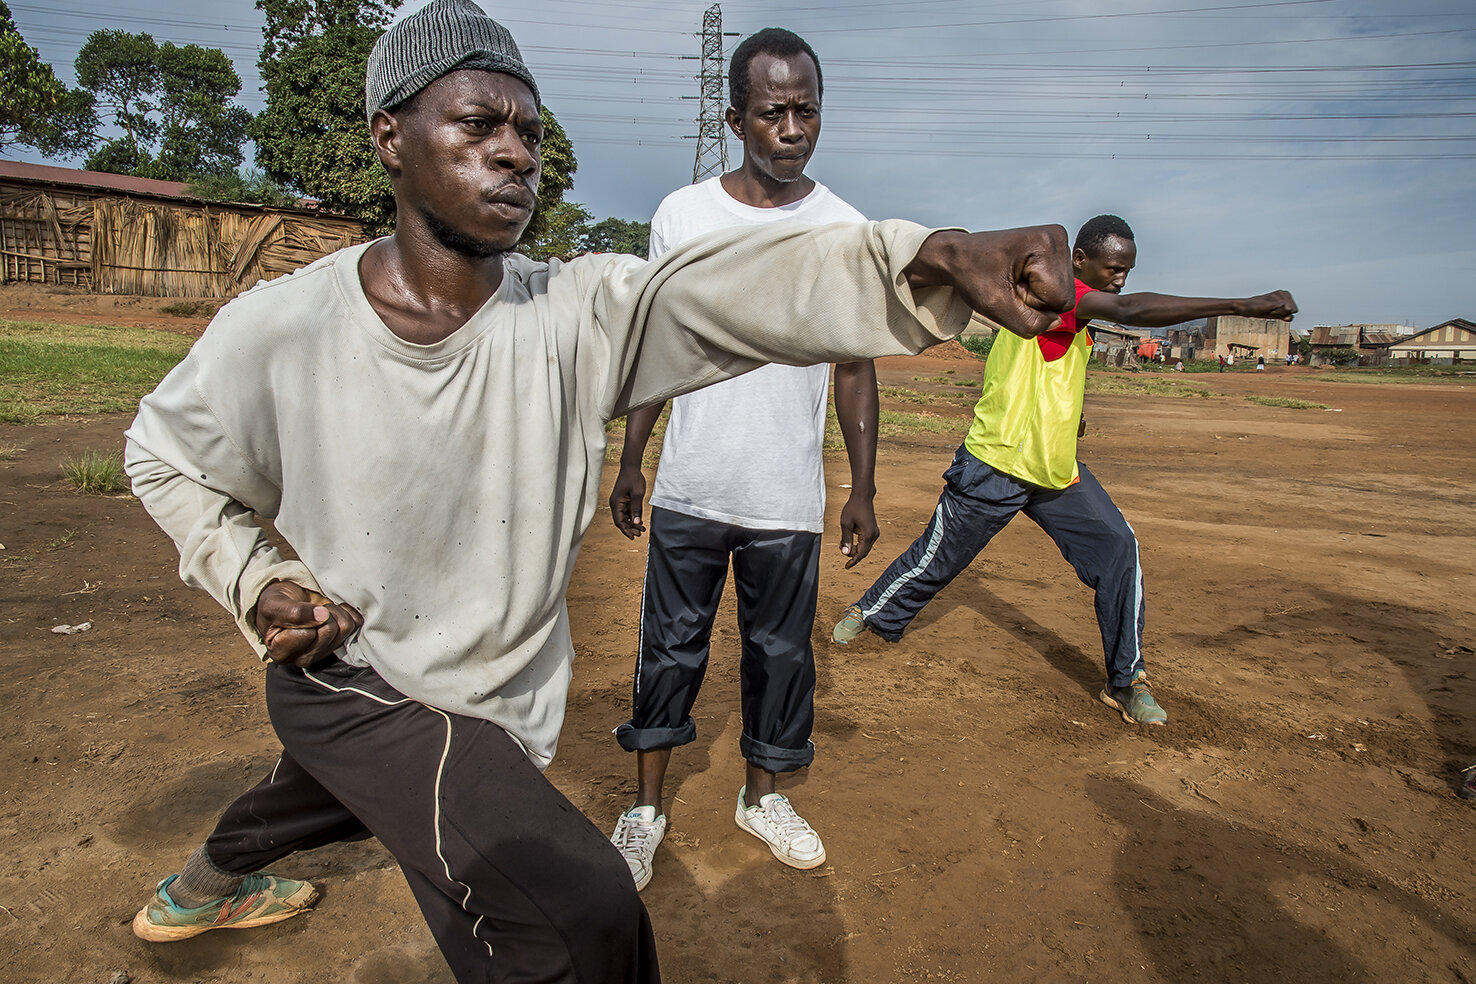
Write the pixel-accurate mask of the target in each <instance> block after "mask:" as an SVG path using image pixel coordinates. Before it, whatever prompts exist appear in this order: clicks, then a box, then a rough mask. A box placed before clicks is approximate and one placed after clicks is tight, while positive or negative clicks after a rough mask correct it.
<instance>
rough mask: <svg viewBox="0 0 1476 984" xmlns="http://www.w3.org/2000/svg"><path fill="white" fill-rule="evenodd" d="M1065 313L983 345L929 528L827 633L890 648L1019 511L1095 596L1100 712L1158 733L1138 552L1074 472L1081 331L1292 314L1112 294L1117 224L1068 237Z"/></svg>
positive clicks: (1129, 252)
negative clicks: (969, 413)
mask: <svg viewBox="0 0 1476 984" xmlns="http://www.w3.org/2000/svg"><path fill="white" fill-rule="evenodd" d="M1071 261H1072V265H1073V267H1074V268H1075V274H1076V308H1075V309H1074V310H1073V311H1071V312H1070V313H1068V314H1065V315H1063V316H1062V318H1061V327H1060V328H1058V329H1055V330H1053V331H1048V332H1046V333H1045V334H1042V335H1039V336H1037V337H1035V338H1021V337H1019V336H1017V335H1012V334H1010V333H1009V332H1000V333H999V334H998V335H996V336H995V339H994V346H993V348H991V349H990V352H989V361H988V364H987V365H986V367H985V370H984V388H983V393H982V394H981V395H980V397H979V403H978V405H977V406H976V407H975V408H974V423H973V426H971V427H970V428H969V434H968V437H966V438H965V439H964V443H963V446H962V447H960V448H959V449H958V451H957V453H956V454H955V455H954V456H953V464H952V465H951V466H950V467H949V468H948V470H947V471H945V472H944V473H943V480H944V481H945V482H946V483H947V484H946V485H945V486H944V488H943V494H942V495H941V496H940V497H939V499H938V507H937V509H936V510H935V511H934V512H933V518H932V521H931V522H929V523H928V528H927V529H926V530H924V531H923V534H922V536H920V537H918V538H917V540H915V541H914V542H913V544H912V546H910V547H908V548H907V550H906V551H905V552H904V553H903V554H902V556H900V557H898V558H897V559H896V560H894V561H892V563H891V566H889V567H888V568H887V569H886V571H885V572H883V573H882V576H881V577H879V578H878V579H877V581H876V583H875V584H873V585H872V586H871V588H870V590H868V591H867V592H866V594H864V595H862V597H861V600H860V601H858V602H857V603H856V604H854V605H852V606H851V607H850V608H848V609H846V612H845V615H844V616H843V617H842V618H841V620H840V622H839V623H838V624H837V625H836V627H835V630H834V632H833V638H834V639H835V641H836V642H841V643H845V642H850V641H851V640H852V639H854V638H856V637H857V636H859V635H860V634H861V633H862V631H863V630H865V629H871V630H872V631H873V632H875V633H877V634H878V635H880V636H881V637H882V638H884V639H887V640H889V641H892V642H895V641H897V640H898V639H900V638H901V637H902V633H903V631H904V630H905V629H906V628H907V625H908V623H909V622H911V621H912V619H913V618H914V617H915V616H916V615H917V613H918V612H920V611H922V609H923V606H925V605H926V604H927V603H928V602H929V601H931V600H932V598H933V596H934V595H935V594H937V593H938V592H939V591H941V590H943V588H944V587H945V586H947V584H948V583H949V582H950V581H952V580H953V579H954V578H955V577H957V576H958V575H959V574H960V573H961V572H962V571H963V569H964V568H965V567H967V566H968V565H969V564H970V563H971V562H972V561H973V559H974V558H975V557H976V556H978V554H979V551H981V550H983V549H984V547H985V545H986V544H988V543H989V541H990V539H991V538H992V537H993V536H994V534H996V533H998V532H999V531H1000V530H1002V529H1004V527H1005V525H1006V524H1007V523H1009V521H1010V520H1011V519H1013V518H1014V517H1015V514H1016V513H1020V512H1023V513H1024V514H1025V515H1026V516H1028V517H1030V519H1032V520H1033V521H1034V522H1035V523H1036V524H1037V525H1038V526H1040V528H1041V529H1043V530H1045V532H1046V534H1047V535H1048V536H1050V538H1051V539H1052V540H1054V541H1055V543H1056V546H1057V547H1059V548H1060V550H1061V555H1062V556H1063V557H1065V558H1066V560H1067V561H1068V562H1069V563H1070V564H1071V566H1072V567H1074V568H1075V569H1076V575H1077V577H1079V578H1081V581H1082V583H1083V584H1085V585H1087V586H1088V587H1090V588H1091V589H1092V590H1093V591H1095V592H1096V609H1097V624H1098V625H1099V626H1100V627H1101V630H1102V646H1103V649H1104V650H1105V652H1106V657H1107V686H1106V687H1104V688H1103V689H1102V693H1101V699H1102V702H1103V703H1104V704H1107V705H1108V706H1109V707H1112V708H1114V709H1116V710H1117V711H1119V712H1121V714H1122V717H1123V720H1125V721H1127V722H1128V723H1129V724H1163V723H1164V722H1165V721H1167V720H1168V715H1167V713H1165V711H1164V709H1163V708H1162V707H1160V706H1159V705H1158V702H1157V701H1155V700H1154V699H1153V694H1152V692H1151V691H1150V690H1149V689H1148V673H1147V670H1146V669H1145V668H1144V666H1143V645H1142V635H1143V620H1144V615H1145V612H1146V608H1145V605H1144V601H1143V571H1142V567H1141V566H1140V564H1139V561H1138V540H1137V537H1136V536H1134V535H1133V530H1132V527H1130V526H1128V524H1127V520H1125V519H1123V517H1122V513H1120V512H1119V511H1118V509H1117V507H1116V506H1115V505H1113V503H1112V500H1111V498H1109V497H1108V495H1107V493H1106V491H1105V490H1104V489H1103V488H1102V486H1101V484H1100V483H1099V482H1098V481H1097V480H1096V478H1094V477H1093V476H1092V473H1091V472H1089V471H1088V470H1087V468H1086V466H1085V465H1083V464H1081V463H1080V462H1078V461H1077V460H1076V438H1077V425H1078V422H1079V421H1080V419H1081V412H1082V397H1083V394H1084V391H1085V388H1086V363H1087V359H1088V358H1090V357H1091V354H1092V340H1091V336H1090V335H1089V334H1088V333H1087V331H1086V328H1087V325H1088V324H1089V323H1090V322H1091V320H1092V319H1093V318H1101V319H1102V320H1104V321H1113V322H1116V323H1117V324H1120V325H1131V326H1134V327H1139V328H1156V327H1162V326H1165V325H1173V324H1178V323H1180V322H1183V321H1190V320H1193V319H1195V318H1208V317H1214V316H1217V315H1239V316H1242V317H1248V318H1278V319H1284V320H1290V319H1291V317H1292V315H1293V314H1295V313H1296V310H1297V305H1296V302H1295V301H1293V300H1292V296H1291V294H1289V293H1287V292H1286V291H1283V290H1278V291H1273V292H1272V293H1270V294H1262V295H1260V296H1258V297H1240V298H1214V297H1175V296H1173V295H1170V294H1148V293H1143V294H1123V293H1122V285H1123V283H1124V282H1125V281H1126V280H1127V275H1128V272H1129V271H1130V270H1132V268H1133V266H1134V264H1135V263H1136V261H1137V246H1136V245H1135V244H1134V242H1133V232H1132V230H1131V229H1129V228H1128V225H1127V223H1126V222H1124V221H1123V220H1122V219H1120V218H1118V217H1117V216H1115V215H1099V216H1097V217H1096V218H1094V219H1091V220H1090V221H1088V222H1087V223H1086V224H1085V225H1084V226H1082V227H1081V231H1080V232H1078V233H1077V236H1076V244H1075V246H1074V248H1073V250H1072V254H1071Z"/></svg>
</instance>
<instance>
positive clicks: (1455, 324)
mask: <svg viewBox="0 0 1476 984" xmlns="http://www.w3.org/2000/svg"><path fill="white" fill-rule="evenodd" d="M1387 351H1388V353H1389V358H1390V359H1391V360H1392V361H1395V362H1406V363H1415V364H1418V365H1461V364H1464V363H1469V362H1476V324H1472V323H1471V322H1469V321H1467V320H1466V319H1465V318H1452V319H1451V320H1449V321H1442V322H1441V323H1440V324H1438V325H1436V326H1435V327H1434V328H1426V329H1425V330H1424V331H1421V332H1416V333H1415V334H1413V335H1410V336H1408V337H1406V338H1399V339H1397V340H1395V341H1393V342H1391V343H1390V344H1389V346H1388V348H1387Z"/></svg>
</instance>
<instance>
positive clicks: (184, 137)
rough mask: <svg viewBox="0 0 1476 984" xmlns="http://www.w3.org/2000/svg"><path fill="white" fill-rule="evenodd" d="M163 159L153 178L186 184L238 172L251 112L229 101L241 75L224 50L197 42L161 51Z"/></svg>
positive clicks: (155, 166) (158, 161) (238, 88)
mask: <svg viewBox="0 0 1476 984" xmlns="http://www.w3.org/2000/svg"><path fill="white" fill-rule="evenodd" d="M159 89H160V98H159V111H160V113H161V115H162V117H163V118H162V121H161V126H160V133H161V134H162V137H163V139H162V141H161V142H160V144H159V155H158V157H157V158H156V159H155V161H154V163H153V166H152V168H151V170H152V171H153V173H152V175H151V176H152V177H157V178H164V179H166V180H170V181H188V180H191V179H193V178H197V177H204V176H207V175H228V174H233V173H235V170H236V168H237V167H239V166H240V164H241V160H242V159H243V158H244V157H245V154H244V152H243V151H242V149H241V148H242V144H244V143H245V142H246V130H247V127H248V126H249V125H250V123H251V113H250V112H249V111H248V110H247V109H245V107H242V106H236V105H232V103H231V100H232V99H233V98H235V96H236V94H237V93H239V92H240V91H241V76H239V75H237V74H236V69H235V67H234V66H233V65H231V60H230V59H229V58H227V57H226V55H225V52H223V51H220V50H219V49H217V48H202V47H200V46H199V45H197V44H187V45H184V46H183V47H177V46H175V45H174V44H171V43H168V42H165V44H163V45H162V46H161V47H160V48H159Z"/></svg>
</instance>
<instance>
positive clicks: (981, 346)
mask: <svg viewBox="0 0 1476 984" xmlns="http://www.w3.org/2000/svg"><path fill="white" fill-rule="evenodd" d="M958 344H960V345H962V346H963V347H964V348H966V349H968V350H969V351H970V352H972V353H974V354H975V355H977V356H978V357H979V358H981V359H987V358H989V350H990V349H991V348H993V347H994V336H993V335H967V336H959V339H958Z"/></svg>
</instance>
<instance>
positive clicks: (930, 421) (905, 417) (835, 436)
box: [825, 400, 969, 451]
mask: <svg viewBox="0 0 1476 984" xmlns="http://www.w3.org/2000/svg"><path fill="white" fill-rule="evenodd" d="M968 429H969V422H968V421H967V420H961V419H959V418H958V417H940V416H938V415H936V414H931V413H910V412H908V411H903V410H882V411H881V412H880V413H878V414H877V428H876V433H877V438H878V439H879V441H880V442H881V443H882V444H885V443H886V441H887V439H888V438H891V437H900V436H904V435H907V434H949V433H956V434H958V435H960V437H962V435H963V433H964V431H966V430H968ZM845 447H846V440H845V436H844V435H842V434H841V429H840V421H838V420H836V417H835V401H833V400H832V401H831V403H830V405H829V406H828V407H826V408H825V450H827V451H844V450H845Z"/></svg>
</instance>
